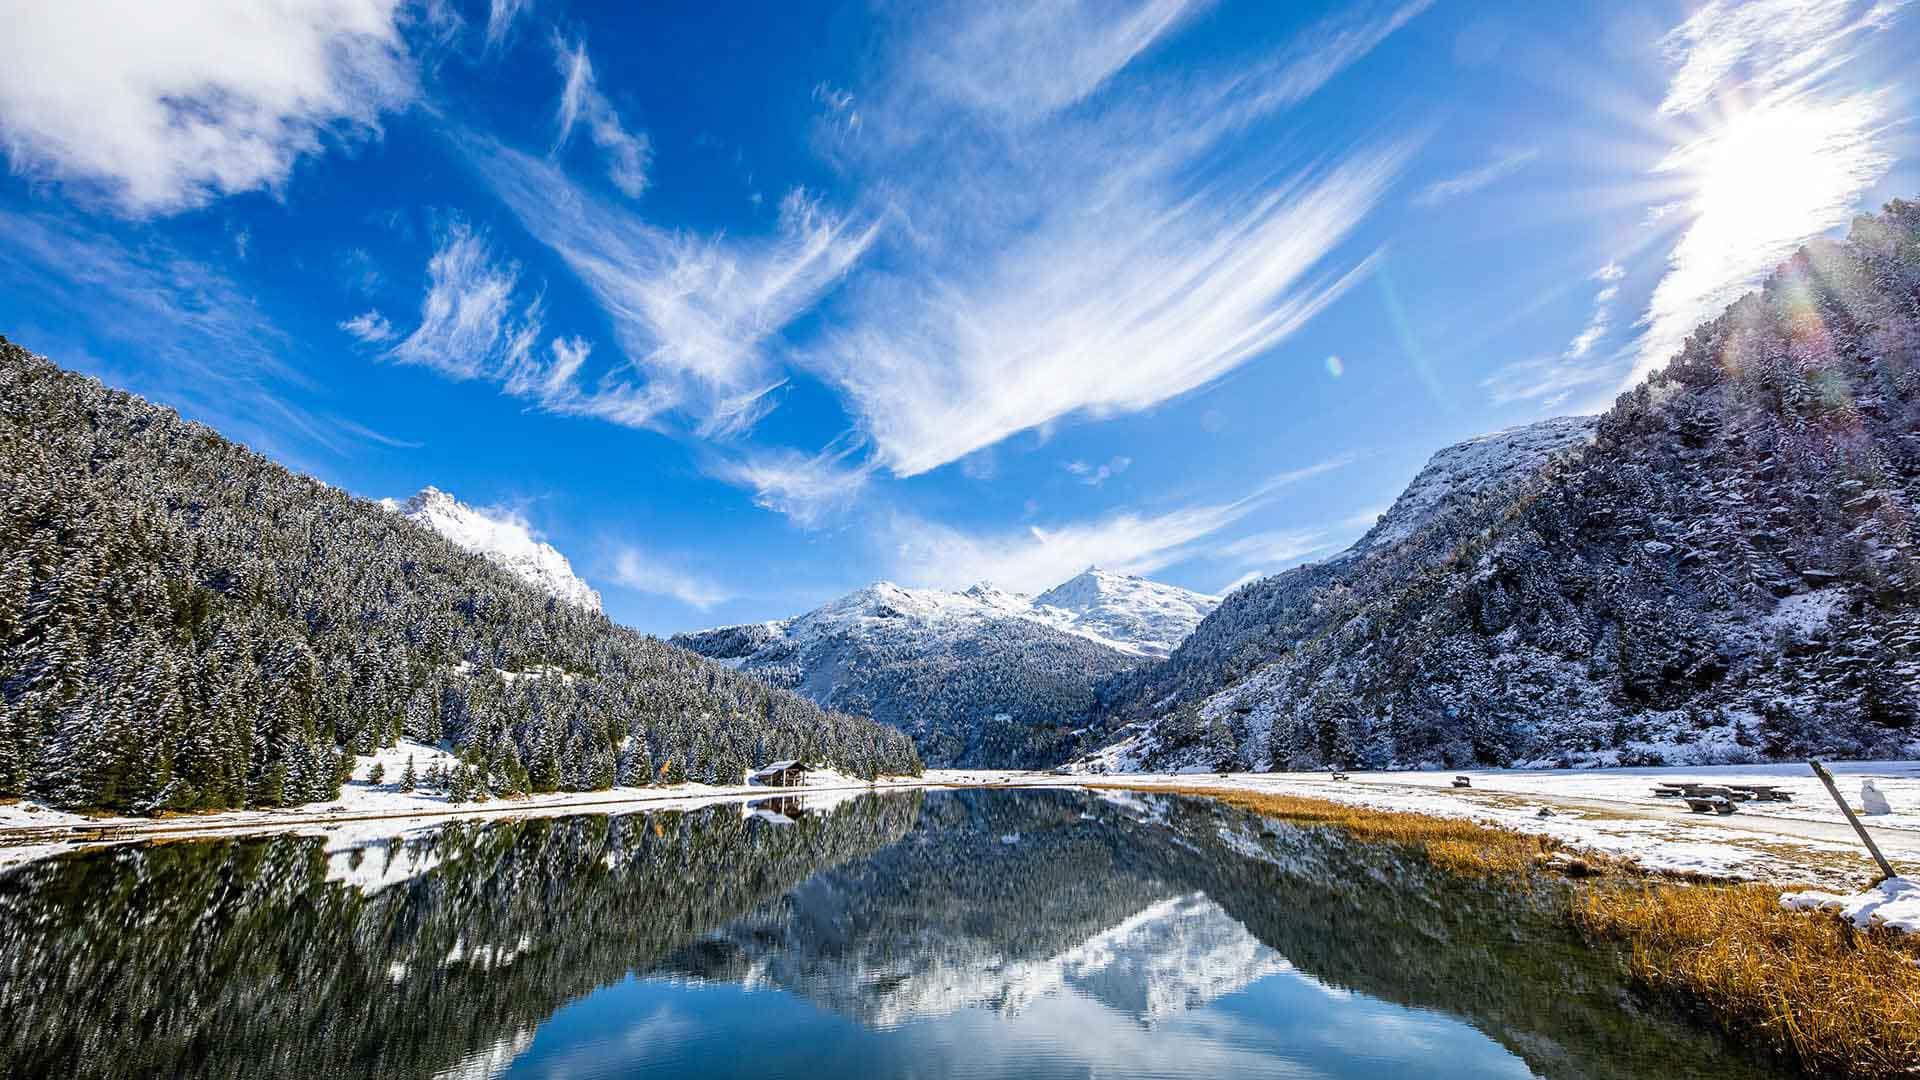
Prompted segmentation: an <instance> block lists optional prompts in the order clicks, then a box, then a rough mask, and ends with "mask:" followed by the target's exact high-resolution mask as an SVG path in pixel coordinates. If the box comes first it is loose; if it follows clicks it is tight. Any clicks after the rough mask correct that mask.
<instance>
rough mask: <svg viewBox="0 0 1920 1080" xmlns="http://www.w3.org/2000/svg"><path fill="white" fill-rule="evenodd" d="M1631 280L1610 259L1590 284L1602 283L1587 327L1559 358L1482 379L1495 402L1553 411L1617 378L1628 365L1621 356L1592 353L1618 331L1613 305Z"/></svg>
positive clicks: (1539, 360) (1523, 362) (1538, 360)
mask: <svg viewBox="0 0 1920 1080" xmlns="http://www.w3.org/2000/svg"><path fill="white" fill-rule="evenodd" d="M1626 276H1627V271H1626V268H1625V267H1622V266H1621V265H1620V264H1619V263H1617V262H1613V261H1611V260H1609V261H1608V262H1607V264H1606V265H1605V266H1602V267H1601V268H1600V269H1598V270H1595V271H1594V272H1593V274H1592V275H1591V276H1590V278H1589V280H1592V281H1597V282H1599V283H1600V287H1599V289H1597V290H1596V291H1595V292H1594V294H1593V308H1592V311H1591V313H1590V314H1589V315H1588V316H1587V323H1586V325H1585V326H1583V327H1581V328H1580V332H1579V333H1578V334H1576V335H1574V337H1573V340H1572V341H1569V342H1568V343H1567V347H1566V348H1565V349H1564V350H1562V351H1561V353H1560V355H1559V356H1554V357H1533V358H1529V359H1526V360H1520V361H1516V362H1514V363H1511V364H1508V365H1506V366H1505V367H1502V368H1500V369H1498V370H1497V371H1495V372H1494V373H1493V374H1491V375H1489V376H1487V377H1486V378H1485V379H1482V380H1481V381H1480V385H1481V387H1482V388H1484V389H1485V390H1486V391H1487V395H1488V397H1489V398H1490V399H1491V400H1492V401H1493V403H1494V404H1495V405H1511V404H1513V403H1514V402H1518V401H1537V402H1539V403H1540V406H1541V407H1542V408H1547V409H1551V408H1554V407H1555V406H1558V405H1560V404H1562V403H1564V402H1565V401H1566V400H1567V399H1568V398H1569V397H1572V396H1573V393H1574V391H1576V390H1581V389H1585V388H1588V387H1592V386H1595V385H1597V384H1600V383H1604V382H1608V381H1611V380H1614V379H1617V378H1618V377H1619V375H1620V372H1621V370H1622V369H1623V368H1624V366H1625V365H1624V364H1623V363H1622V362H1621V361H1620V359H1619V357H1617V356H1615V357H1612V358H1609V359H1599V358H1596V357H1594V356H1593V355H1592V353H1593V350H1594V348H1595V347H1596V346H1598V345H1599V344H1600V342H1601V341H1603V340H1605V339H1606V337H1607V334H1608V333H1609V332H1610V331H1611V330H1612V328H1613V308H1614V302H1615V301H1616V300H1617V299H1618V298H1619V296H1620V281H1621V279H1622V278H1624V277H1626Z"/></svg>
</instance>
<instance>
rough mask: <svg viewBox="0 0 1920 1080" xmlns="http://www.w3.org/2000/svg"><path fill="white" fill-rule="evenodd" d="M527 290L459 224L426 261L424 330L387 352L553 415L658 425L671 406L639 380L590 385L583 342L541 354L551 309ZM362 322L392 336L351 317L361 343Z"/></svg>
mask: <svg viewBox="0 0 1920 1080" xmlns="http://www.w3.org/2000/svg"><path fill="white" fill-rule="evenodd" d="M519 293H520V267H519V265H518V264H517V263H513V262H502V261H500V260H498V259H496V258H495V256H494V254H493V252H492V250H491V248H490V247H489V245H488V242H487V239H486V237H485V236H483V235H482V234H480V233H478V232H475V231H474V230H473V229H472V228H471V227H470V226H468V225H466V224H464V223H459V222H456V223H454V224H453V225H452V226H450V227H448V228H447V230H446V231H445V233H444V234H443V235H442V237H441V239H440V244H439V247H438V248H437V249H436V250H435V252H434V254H433V257H432V258H431V259H430V260H429V261H428V263H427V294H426V298H425V299H424V300H423V301H422V302H421V305H420V325H419V326H417V327H415V328H414V330H413V332H412V333H410V334H408V335H407V336H406V337H405V338H404V339H402V340H401V341H399V342H398V343H396V344H395V345H394V346H393V347H392V348H390V349H389V350H388V351H387V355H388V356H390V357H392V358H394V359H396V360H399V361H402V362H405V363H415V364H424V365H426V366H428V367H432V368H434V369H435V370H437V371H440V372H441V373H443V374H445V375H448V376H451V377H453V378H456V379H486V380H488V381H491V382H495V383H498V384H499V385H500V388H501V390H503V391H504V392H506V393H508V394H511V395H513V396H515V397H520V398H525V399H527V400H530V401H532V402H533V403H535V404H536V405H538V406H539V407H540V408H542V409H545V410H546V411H548V412H551V413H556V414H559V415H563V416H591V417H596V418H598V419H601V420H606V421H610V422H612V423H616V424H621V425H624V426H627V427H648V426H652V425H653V423H654V421H655V418H656V417H658V415H659V414H660V413H661V412H662V411H664V410H665V409H666V408H667V406H668V404H669V402H667V401H666V400H664V399H663V398H662V397H661V396H660V395H659V394H658V393H656V392H655V388H653V387H651V386H645V385H636V384H634V383H632V382H631V381H629V380H627V379H625V378H623V377H622V372H621V371H620V370H619V369H609V370H607V371H604V372H603V373H602V374H601V376H600V377H599V379H598V380H596V381H595V382H594V383H593V384H592V385H591V387H590V388H588V386H587V384H586V383H585V381H584V380H583V379H582V377H581V376H582V369H583V368H584V367H585V365H586V361H587V359H588V357H589V356H591V355H592V352H593V346H592V344H591V343H590V342H588V341H587V340H586V339H585V338H582V337H578V336H575V337H568V338H554V339H552V340H551V341H549V342H548V343H547V349H546V350H545V353H544V354H543V353H542V351H541V349H540V348H539V341H540V336H541V334H542V332H543V327H544V320H545V312H544V306H543V304H542V302H541V300H540V298H539V297H537V296H536V297H535V298H533V299H532V300H527V301H524V302H523V301H522V300H521V299H520V296H519ZM368 316H372V319H370V320H369V319H368ZM362 320H367V321H366V323H365V324H364V326H362V327H361V329H364V330H365V331H367V332H378V331H381V330H386V331H388V332H389V333H390V332H391V327H390V326H388V325H387V323H386V321H385V320H384V319H382V318H380V316H379V313H378V312H368V313H366V314H364V315H361V316H356V317H355V318H353V319H349V320H347V321H346V322H344V323H341V324H340V325H341V329H343V330H346V331H348V332H349V333H355V334H356V336H358V330H357V329H356V325H357V324H362ZM363 340H375V339H373V338H363Z"/></svg>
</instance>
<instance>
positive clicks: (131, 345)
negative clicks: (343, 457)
mask: <svg viewBox="0 0 1920 1080" xmlns="http://www.w3.org/2000/svg"><path fill="white" fill-rule="evenodd" d="M0 235H4V236H6V238H7V258H5V259H0V294H3V295H5V296H7V297H8V299H9V300H10V301H12V302H14V303H18V304H20V305H21V309H20V310H22V311H37V312H40V313H42V314H41V316H40V318H43V319H47V320H49V322H48V323H47V324H42V325H36V324H34V323H33V322H28V323H26V324H16V325H13V326H9V327H7V331H8V333H10V334H13V335H18V337H19V340H20V344H22V345H23V346H26V347H28V348H33V349H38V350H42V351H45V352H47V353H48V354H50V355H52V356H53V357H54V359H55V360H56V361H58V362H60V363H62V364H66V365H68V366H73V367H79V368H81V369H83V370H87V371H90V372H91V373H92V374H95V375H98V376H100V377H101V378H103V379H106V380H107V381H108V382H110V383H112V384H114V385H117V386H122V387H126V388H128V389H132V390H135V391H137V392H139V393H141V394H145V395H147V396H149V397H151V398H153V399H155V400H157V401H160V402H162V403H164V404H167V405H170V406H173V407H174V408H176V409H179V410H180V411H181V412H183V413H185V414H187V415H189V416H191V417H193V418H195V419H198V420H201V421H203V422H206V423H209V424H212V425H214V426H215V427H217V428H219V430H220V431H221V432H222V433H224V434H226V435H228V436H230V437H233V438H237V439H240V440H242V441H244V442H246V443H247V444H248V445H250V446H253V447H255V448H256V449H260V450H263V451H265V452H268V453H271V454H274V455H275V456H276V457H278V458H280V460H282V461H283V462H286V463H288V464H292V465H302V464H304V463H305V462H306V458H307V455H308V454H310V453H311V452H312V450H313V449H314V448H316V447H317V448H320V449H322V450H325V451H328V452H329V453H333V454H344V453H348V452H350V451H351V450H352V449H353V448H354V447H355V445H356V444H357V443H360V442H376V443H383V444H403V443H404V440H397V439H393V438H391V437H389V436H387V435H383V434H381V433H380V432H377V431H374V430H373V429H371V428H367V427H365V426H363V425H360V424H357V423H354V422H352V421H349V420H345V419H342V418H340V417H338V416H336V415H333V414H332V413H331V411H330V410H329V407H328V406H327V404H326V403H325V397H326V394H325V389H324V387H321V386H318V385H316V383H315V382H314V381H313V380H311V379H309V378H308V377H307V376H306V375H304V374H303V373H302V371H301V369H300V366H299V364H298V363H297V361H295V360H290V359H289V357H290V356H294V357H297V355H298V351H299V350H298V346H297V344H296V343H295V342H294V340H293V339H291V338H290V337H289V336H288V335H287V334H286V333H285V332H284V331H282V330H281V329H280V328H279V327H278V326H277V325H275V323H274V322H273V320H272V319H271V318H270V317H269V316H268V314H267V313H266V312H265V311H264V310H262V309H261V307H260V306H259V304H258V303H257V302H256V301H255V299H254V297H253V295H252V294H251V293H250V292H249V291H248V290H247V289H245V288H243V287H242V286H241V285H239V284H238V283H236V282H235V281H234V280H233V279H231V278H230V277H228V276H227V275H226V274H225V273H224V272H223V271H221V270H220V269H219V268H217V267H215V266H212V265H210V264H208V263H205V262H202V261H199V260H197V259H194V258H191V257H188V256H186V255H184V254H182V253H181V252H180V251H179V250H177V249H175V248H173V247H171V246H169V245H167V244H166V243H164V242H162V241H160V240H158V239H148V240H147V241H145V242H143V243H138V244H134V243H129V242H126V241H123V240H121V239H119V238H116V237H114V236H112V235H109V234H108V233H105V232H102V231H99V230H98V229H95V228H94V227H92V226H90V225H87V224H83V223H81V222H80V221H77V220H68V219H63V218H60V217H56V216H53V215H41V214H16V213H11V212H7V211H0ZM116 354H118V355H126V356H130V357H132V356H137V357H138V361H137V362H135V363H132V364H127V365H125V366H122V365H121V364H119V363H116V362H115V360H114V359H113V357H114V356H115V355H116Z"/></svg>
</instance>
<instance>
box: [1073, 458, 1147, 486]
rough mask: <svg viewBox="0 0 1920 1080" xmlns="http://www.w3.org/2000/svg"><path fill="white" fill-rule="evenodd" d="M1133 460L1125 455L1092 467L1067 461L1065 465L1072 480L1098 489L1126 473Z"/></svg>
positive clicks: (1082, 462) (1079, 462)
mask: <svg viewBox="0 0 1920 1080" xmlns="http://www.w3.org/2000/svg"><path fill="white" fill-rule="evenodd" d="M1132 464H1133V459H1132V458H1130V457H1126V456H1125V455H1120V456H1116V457H1114V458H1112V459H1110V460H1109V461H1107V462H1106V463H1105V464H1103V465H1092V464H1089V463H1087V462H1084V461H1069V462H1067V464H1066V465H1065V468H1066V470H1067V471H1068V472H1070V473H1072V474H1073V476H1074V478H1075V479H1077V480H1079V481H1080V482H1081V483H1083V484H1086V485H1087V486H1089V487H1099V486H1100V485H1101V484H1104V483H1106V482H1107V481H1108V480H1111V479H1113V478H1114V477H1116V476H1119V475H1120V474H1121V473H1123V472H1126V471H1127V468H1128V467H1129V466H1131V465H1132Z"/></svg>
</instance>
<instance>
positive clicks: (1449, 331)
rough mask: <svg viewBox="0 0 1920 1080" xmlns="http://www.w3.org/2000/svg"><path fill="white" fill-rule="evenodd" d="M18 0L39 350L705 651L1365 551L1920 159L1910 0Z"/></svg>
mask: <svg viewBox="0 0 1920 1080" xmlns="http://www.w3.org/2000/svg"><path fill="white" fill-rule="evenodd" d="M6 6H7V7H9V8H13V9H15V10H13V11H12V12H11V13H9V14H8V15H7V20H8V23H9V26H10V28H11V29H10V32H9V34H8V35H7V36H6V38H5V39H4V40H0V149H3V150H4V152H5V154H6V158H7V163H8V166H9V168H8V172H7V174H6V176H5V177H4V178H0V234H3V235H4V236H5V237H6V240H7V242H6V243H5V245H4V247H0V332H3V333H5V334H7V335H8V336H9V337H11V338H13V339H15V340H17V341H19V342H20V343H22V344H24V345H26V346H27V347H29V348H32V349H34V350H35V351H38V352H42V353H45V354H47V355H49V356H52V357H54V358H55V359H57V360H59V361H61V362H62V363H64V364H66V365H68V366H71V367H75V368H78V369H80V370H83V371H86V372H88V373H90V374H94V375H98V376H99V377H101V378H102V379H105V380H106V381H108V382H109V383H112V384H115V385H120V386H124V387H127V388H129V389H132V390H135V391H137V392H139V393H142V394H144V395H146V396H148V397H150V398H152V399H154V400H157V401H160V402H164V403H166V404H169V405H172V406H174V407H175V408H178V409H179V410H180V411H181V412H182V413H183V414H185V415H187V416H189V417H191V418H194V419H198V420H202V421H205V422H206V423H209V424H211V425H213V426H215V427H217V428H218V429H220V430H221V431H223V432H225V433H227V434H228V435H231V436H233V437H235V438H238V439H241V440H243V441H245V442H247V443H249V444H250V445H253V446H255V447H256V448H258V449H260V450H262V451H264V452H266V453H269V454H271V455H272V456H274V457H275V458H276V459H278V460H280V461H282V462H284V463H285V464H287V465H288V466H290V467H292V468H295V469H298V470H302V471H305V472H309V473H311V474H313V475H316V476H318V477H320V478H322V479H324V480H326V481H328V482H329V483H333V484H336V485H339V486H342V487H344V488H347V489H348V490H351V491H354V492H356V493H359V494H362V495H366V496H368V497H379V496H405V495H407V494H409V493H411V492H413V491H415V490H417V489H418V488H420V487H421V486H423V485H426V484H433V485H436V486H438V487H441V488H443V489H445V490H449V491H452V492H454V493H455V494H457V495H458V496H459V497H460V498H461V499H463V500H464V501H467V502H469V503H473V504H476V505H480V506H484V507H488V508H491V509H492V510H493V511H495V512H497V513H500V514H503V515H512V516H516V517H518V518H520V519H522V520H524V521H525V522H526V523H528V524H529V525H530V526H531V527H532V528H533V529H534V530H535V531H536V532H537V533H539V534H540V535H542V536H544V537H545V538H547V539H548V540H550V541H551V542H552V543H554V544H555V545H556V546H557V547H559V548H560V549H561V550H562V551H563V552H565V553H566V554H567V555H568V556H569V557H570V558H571V559H572V561H573V562H574V564H575V567H576V569H577V570H578V571H579V572H580V573H581V574H582V576H584V577H586V578H587V579H588V581H590V582H591V583H592V584H594V585H595V586H596V587H598V588H600V589H601V590H602V591H603V593H604V594H605V597H606V602H607V607H608V610H609V612H610V613H611V614H612V615H613V616H614V617H615V618H617V619H620V620H621V621H624V622H627V623H630V624H632V625H635V626H638V627H640V628H642V629H645V630H649V631H654V632H661V633H665V632H670V631H673V630H676V629H684V628H689V627H693V626H701V625H710V624H714V623H720V622H732V621H740V620H745V619H757V618H769V617H776V616H781V615H786V614H791V613H793V612H795V611H798V610H802V609H804V608H807V607H810V606H812V605H814V604H817V603H819V602H820V601H822V600H825V599H827V598H829V597H831V596H833V595H836V594H838V593H840V592H844V591H846V590H848V589H850V588H854V587H857V586H859V585H862V584H865V583H867V582H869V581H872V580H874V579H877V578H889V579H892V580H896V581H899V582H901V583H903V584H909V585H927V586H942V587H963V586H965V585H967V584H969V583H970V582H973V581H976V580H981V579H990V580H993V581H995V582H997V583H1000V584H1002V585H1005V586H1007V587H1012V588H1017V589H1023V590H1037V589H1041V588H1044V587H1046V586H1048V585H1050V584H1053V583H1056V582H1057V581H1059V580H1062V579H1064V578H1066V577H1068V576H1070V575H1071V574H1073V573H1075V572H1077V571H1078V570H1079V569H1081V568H1083V567H1085V566H1087V565H1089V564H1096V563H1097V564H1099V565H1103V566H1108V567H1111V568H1115V569H1122V570H1130V571H1134V572H1139V573H1143V574H1146V575H1148V576H1152V577H1155V578H1158V579H1160V580H1165V581H1170V582H1173V583H1175V584H1179V585H1184V586H1188V587H1191V588H1196V589H1202V590H1207V591H1220V590H1224V589H1225V588H1227V587H1229V586H1230V585H1232V584H1233V583H1235V582H1238V581H1240V580H1243V579H1245V578H1247V577H1248V576H1249V575H1258V574H1264V573H1272V572H1275V571H1277V570H1280V569H1284V568H1285V567H1286V566H1288V565H1292V564H1293V563H1296V562H1299V561H1301V560H1303V559H1309V558H1314V557H1319V556H1322V555H1325V554H1329V553H1331V552H1332V551H1334V550H1337V549H1338V548H1339V547H1340V546H1343V545H1344V544H1345V543H1347V542H1349V541H1350V540H1351V539H1353V538H1354V537H1356V536H1358V535H1359V533H1360V532H1362V531H1364V529H1365V527H1366V525H1367V524H1369V523H1370V522H1371V519H1372V516H1373V515H1374V514H1376V513H1378V512H1379V511H1380V510H1381V509H1383V508H1384V506H1385V505H1386V504H1387V503H1388V502H1390V501H1391V500H1392V498H1393V496H1394V495H1395V494H1396V493H1397V492H1398V491H1399V489H1400V488H1401V487H1402V486H1403V485H1404V484H1405V483H1406V481H1407V480H1408V479H1409V478H1410V477H1411V475H1412V474H1413V472H1414V471H1416V470H1417V468H1418V467H1419V465H1420V464H1421V463H1422V462H1423V461H1424V460H1425V458H1426V457H1427V456H1428V455H1429V454H1431V453H1432V452H1433V451H1434V450H1436V449H1438V448H1439V447H1441V446H1443V445H1446V444H1448V443H1450V442H1453V441H1457V440H1459V439H1461V438H1464V437H1468V436H1471V435H1474V434H1478V433H1481V432H1485V431H1489V430H1494V429H1497V428H1500V427H1504V426H1508V425H1512V424H1517V423H1523V422H1526V421H1530V420H1535V419H1539V418H1541V417H1545V416H1550V415H1556V414H1561V413H1566V412H1572V411H1593V410H1597V409H1599V408H1602V407H1604V406H1605V404H1606V403H1607V402H1609V401H1610V400H1611V399H1612V397H1613V395H1614V394H1615V393H1617V392H1618V391H1619V390H1620V389H1621V388H1622V387H1623V386H1625V385H1628V384H1629V382H1630V380H1631V379H1633V378H1634V377H1635V376H1636V375H1637V374H1638V373H1643V372H1644V371H1645V370H1647V369H1648V368H1649V367H1650V366H1653V365H1656V364H1657V363H1659V362H1660V361H1661V360H1663V359H1664V358H1665V357H1666V356H1668V355H1670V353H1671V351H1672V349H1673V348H1674V346H1675V345H1676V344H1677V343H1678V342H1679V341H1680V340H1682V339H1683V338H1684V335H1685V333H1686V331H1687V329H1688V328H1690V327H1691V326H1692V325H1693V324H1694V323H1695V322H1697V321H1698V320H1699V319H1700V318H1701V317H1703V316H1705V315H1709V314H1711V313H1713V312H1716V311H1717V310H1718V309H1719V308H1720V307H1722V306H1724V304H1725V303H1727V302H1728V301H1729V300H1731V299H1732V298H1734V297H1736V296H1737V295H1738V294H1739V293H1740V292H1741V291H1742V290H1743V289H1745V288H1747V287H1749V286H1750V285H1751V284H1752V283H1753V282H1755V281H1756V280H1758V278H1759V277H1761V276H1763V275H1764V273H1765V271H1766V270H1767V269H1768V268H1769V267H1770V266H1771V265H1772V264H1773V263H1774V262H1776V261H1777V260H1778V259H1779V258H1780V257H1781V256H1782V255H1784V254H1785V253H1787V252H1789V251H1791V249H1792V247H1793V246H1794V245H1796V244H1798V243H1799V242H1801V241H1803V240H1804V239H1806V238H1807V237H1810V236H1815V235H1819V234H1822V233H1829V232H1833V231H1835V230H1837V229H1840V228H1843V227H1844V224H1845V222H1846V221H1847V220H1848V219H1850V218H1851V217H1852V215H1853V214H1855V213H1857V212H1861V211H1864V210H1869V209H1873V208H1876V207H1877V206H1879V205H1880V204H1881V203H1883V202H1884V201H1885V200H1887V199H1888V198H1892V197H1896V196H1907V197H1911V196H1915V195H1920V160H1917V155H1916V153H1915V151H1916V142H1915V138H1916V132H1915V127H1914V123H1913V118H1914V115H1915V105H1916V101H1915V90H1916V87H1915V85H1914V76H1913V74H1912V71H1911V67H1912V66H1911V63H1910V57H1911V55H1912V52H1913V48H1914V46H1915V45H1916V44H1920V15H1916V12H1915V11H1914V10H1913V9H1914V8H1915V7H1920V5H1915V4H1912V3H1909V2H1907V0H1877V2H1876V0H1859V2H1840V0H1756V2H1750V3H1728V2H1710V3H1706V4H1700V3H1678V2H1676V3H1649V4H1633V5H1624V4H1595V5H1592V6H1590V7H1589V6H1582V5H1576V4H1571V3H1568V4H1533V3H1512V4H1497V3H1473V4H1467V3H1449V2H1447V0H1434V2H1432V3H1423V2H1420V0H1413V2H1403V3H1357V4H1356V3H1343V4H1334V5H1328V6H1325V7H1314V6H1311V5H1307V4H1269V3H1231V2H1224V0H1223V2H1217V3H1207V2H1204V0H1116V2H1114V3H1066V2H1062V3H1038V2H1036V3H1010V4H996V3H989V2H985V0H981V2H967V3H955V4H949V5H940V4H910V5H905V4H903V5H881V4H862V3H844V4H839V3H794V4H775V3H765V4H737V5H712V4H698V5H671V4H649V5H644V6H642V5H632V4H605V5H601V4H592V3H584V2H581V3H565V2H560V0H489V2H470V3H456V2H453V0H440V2H433V3H400V2H397V0H313V2H304V0H302V2H295V0H285V2H273V3H269V2H263V0H232V2H215V0H178V2H175V3H171V4H166V5H149V4H143V3H125V4H113V3H104V2H103V3H98V4H90V5H80V4H69V5H50V4H37V3H24V2H22V3H7V4H6Z"/></svg>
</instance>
